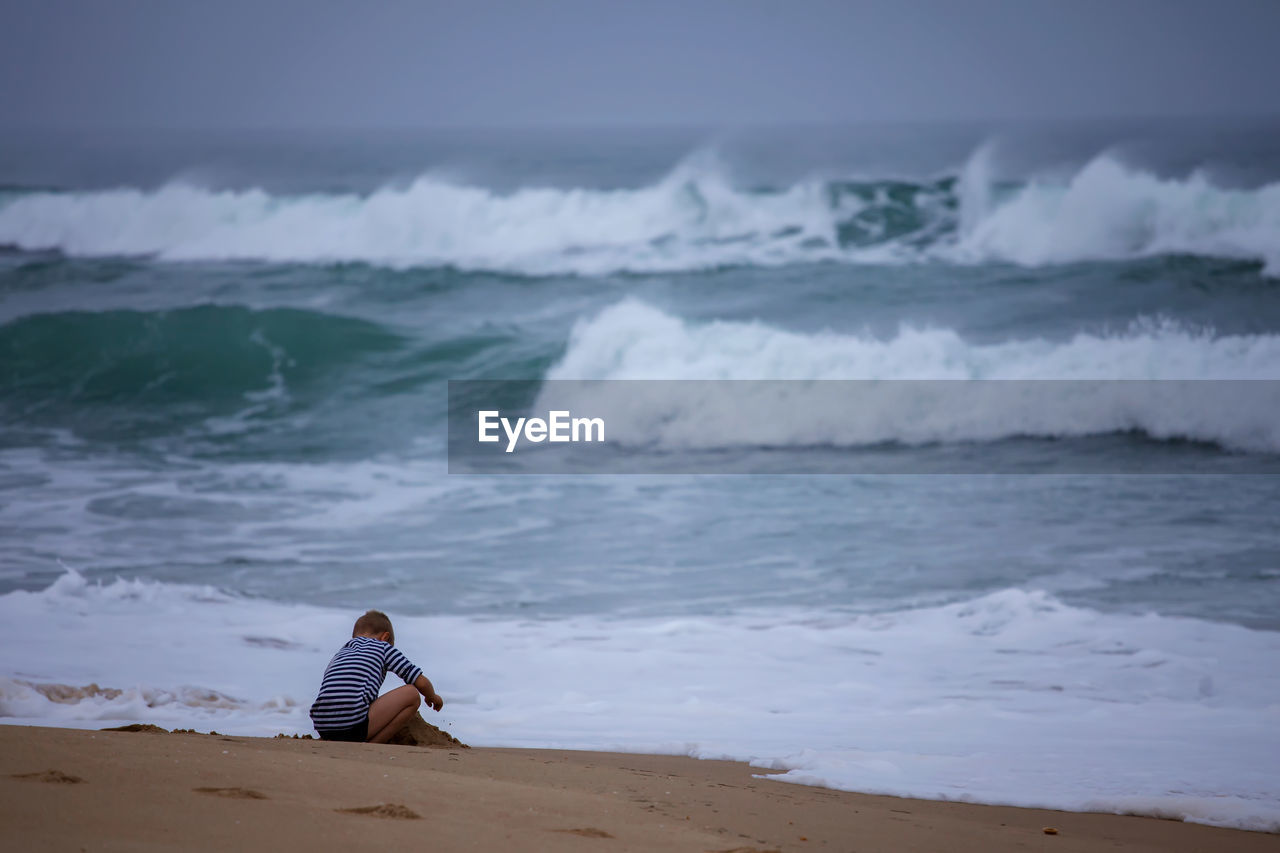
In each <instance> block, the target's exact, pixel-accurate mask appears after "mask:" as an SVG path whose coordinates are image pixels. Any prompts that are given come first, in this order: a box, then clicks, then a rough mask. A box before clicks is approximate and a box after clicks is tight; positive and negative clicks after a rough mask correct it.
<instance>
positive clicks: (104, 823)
mask: <svg viewBox="0 0 1280 853" xmlns="http://www.w3.org/2000/svg"><path fill="white" fill-rule="evenodd" d="M760 772H761V771H759V770H757V769H754V768H751V767H749V766H747V765H745V764H741V763H736V762H729V761H706V760H697V759H692V758H687V757H682V756H661V755H628V754H621V753H602V752H570V751H557V750H522V749H462V748H448V747H445V748H421V747H405V746H375V745H368V744H348V743H323V742H319V741H314V740H299V739H264V738H248V737H228V736H222V735H210V734H189V733H172V734H161V733H150V732H137V733H135V732H109V731H84V730H72V729H52V728H34V727H21V726H3V727H0V791H2V792H3V794H2V796H0V847H3V848H5V849H10V850H77V851H78V850H144V849H145V850H168V849H174V850H228V849H236V850H282V849H311V850H339V849H345V850H350V849H370V847H369V845H378V849H393V850H399V849H409V848H410V847H414V848H429V849H435V850H503V851H515V850H531V851H559V850H566V851H572V850H617V851H623V850H664V851H668V850H669V851H738V852H739V853H747V851H769V850H778V851H803V850H832V851H835V850H842V851H845V850H847V851H853V850H858V851H876V850H894V851H931V850H949V851H979V850H982V851H1001V850H1052V851H1064V853H1065V851H1095V850H1116V851H1125V850H1134V851H1139V850H1140V851H1193V850H1215V851H1226V850H1230V851H1241V853H1248V851H1255V850H1256V851H1262V850H1280V836H1277V835H1272V834H1263V833H1251V832H1242V831H1238V830H1229V829H1216V828H1212V827H1206V826H1198V825H1194V824H1186V823H1180V822H1175V821H1166V820H1156V819H1152V818H1142V817H1125V816H1117V815H1102V814H1076V813H1066V812H1053V811H1043V810H1037V809H1018V808H1003V807H995V806H980V805H970V804H961V803H945V802H932V801H924V800H909V799H900V798H894V797H877V796H867V795H861V794H852V793H846V792H841V791H832V790H825V789H821V788H811V787H805V786H800V785H791V784H783V783H776V782H770V781H768V780H767V779H761V778H757V776H758V775H759V774H760ZM1046 828H1052V829H1054V830H1056V833H1055V834H1049V833H1046V831H1045V830H1046Z"/></svg>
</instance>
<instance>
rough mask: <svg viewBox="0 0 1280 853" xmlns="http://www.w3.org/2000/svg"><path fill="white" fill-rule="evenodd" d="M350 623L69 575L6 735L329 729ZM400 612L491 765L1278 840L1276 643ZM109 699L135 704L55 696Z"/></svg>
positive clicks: (1055, 610) (1122, 629)
mask: <svg viewBox="0 0 1280 853" xmlns="http://www.w3.org/2000/svg"><path fill="white" fill-rule="evenodd" d="M353 615H354V614H352V613H347V612H342V611H338V610H332V609H322V608H315V607H308V606H302V605H286V604H280V603H273V602H270V601H264V600H253V599H243V598H239V597H236V596H231V595H227V594H224V593H221V592H218V591H217V590H213V589H209V588H203V587H185V586H175V585H166V584H155V583H145V582H130V581H114V582H112V583H109V584H106V585H102V586H99V585H96V584H91V583H88V582H86V581H85V580H84V579H83V578H82V577H80V576H79V575H76V574H74V573H70V574H67V575H65V576H63V577H62V578H61V579H59V580H58V581H57V582H56V583H55V584H54V585H53V586H51V587H50V588H48V589H46V590H44V591H41V592H37V593H26V592H15V593H10V594H8V595H5V596H3V597H0V619H3V621H4V623H5V625H6V628H7V630H8V631H9V632H10V634H11V636H12V637H14V638H16V640H15V641H13V642H9V643H6V644H5V646H4V647H3V650H0V715H2V717H3V719H4V720H5V722H10V723H38V724H43V725H65V726H85V727H94V726H106V725H111V724H118V723H126V722H135V721H142V722H154V723H157V724H160V725H164V726H167V727H195V728H199V729H209V728H216V729H218V730H219V731H224V732H231V733H238V734H250V735H269V734H274V733H275V732H281V731H283V732H286V733H293V732H307V731H309V730H310V725H309V721H308V719H307V716H306V709H307V707H308V706H309V704H310V701H311V699H312V697H313V695H314V691H315V688H316V685H317V682H318V679H319V676H320V673H321V671H322V670H323V668H324V665H325V663H326V662H327V660H328V658H329V655H330V654H332V652H333V651H334V649H335V648H336V646H337V645H339V644H340V643H341V642H342V640H343V638H344V637H345V636H346V635H347V633H348V632H349V630H350V622H351V620H352V618H353ZM393 616H396V624H397V631H396V633H397V636H398V637H399V638H400V643H401V646H402V648H404V649H405V651H406V652H407V653H409V654H410V655H411V656H412V657H413V658H415V659H417V661H418V662H419V663H421V664H422V665H424V666H425V667H426V669H427V672H428V673H429V674H430V675H431V677H432V678H433V679H434V680H435V681H436V682H437V684H438V686H439V688H440V690H441V693H442V694H443V695H444V696H445V698H446V700H447V702H448V705H447V706H446V709H445V712H444V713H443V714H442V715H441V717H440V718H439V720H438V721H439V722H441V723H443V724H444V725H445V726H446V727H448V728H449V729H450V730H451V731H452V732H453V733H455V734H456V735H458V736H459V737H461V738H462V739H463V740H464V741H467V742H470V743H473V744H477V745H503V746H545V747H564V748H584V749H625V750H632V751H652V752H676V753H687V754H691V755H695V756H704V757H712V756H732V757H735V758H740V759H744V760H749V761H753V762H754V763H755V764H756V765H757V766H760V767H766V768H773V769H781V770H786V771H787V773H786V775H785V776H784V777H782V778H783V779H785V780H787V781H794V782H803V783H810V784H821V785H829V786H833V787H839V788H845V789H850V790H859V791H879V792H885V793H892V794H902V795H910V796H921V797H928V798H946V799H958V800H970V801H977V802H992V803H1012V804H1019V805H1036V806H1047V807H1053V808H1065V809H1099V810H1104V811H1119V812H1127V811H1133V812H1137V813H1142V814H1159V815H1162V816H1172V817H1183V818H1186V819H1189V820H1197V821H1203V822H1207V823H1215V824H1221V825H1227V826H1239V827H1245V828H1250V829H1262V830H1276V829H1280V800H1277V796H1276V790H1277V785H1276V783H1277V777H1276V762H1275V756H1276V755H1277V750H1280V735H1277V732H1280V726H1277V723H1280V718H1278V717H1277V709H1278V708H1280V680H1277V678H1276V677H1275V675H1274V673H1273V672H1272V671H1271V670H1270V669H1268V668H1267V667H1266V666H1265V665H1264V664H1265V662H1266V661H1270V660H1274V659H1275V656H1276V655H1277V653H1280V635H1277V634H1275V633H1270V632H1259V631H1250V630H1247V629H1244V628H1240V627H1235V626H1230V625H1220V624H1214V623H1209V622H1200V621H1196V620H1187V619H1172V618H1162V617H1157V616H1152V615H1147V616H1129V615H1119V614H1115V615H1106V614H1101V613H1097V612H1093V611H1089V610H1084V609H1079V608H1074V607H1068V606H1066V605H1064V604H1062V603H1061V602H1059V601H1057V600H1055V599H1054V598H1052V597H1051V596H1049V595H1047V594H1046V593H1043V592H1036V591H1028V590H1016V589H1009V590H1005V591H1002V592H997V593H993V594H990V595H986V596H983V597H981V598H978V599H975V600H971V601H965V602H960V603H956V604H951V605H946V606H942V607H931V608H925V609H918V610H907V611H900V612H890V613H881V614H877V615H863V616H851V615H846V614H837V613H825V614H824V613H814V612H812V611H794V612H784V613H770V614H763V613H760V614H753V613H744V614H739V615H737V616H722V617H692V618H683V619H649V620H616V619H609V620H604V619H601V618H599V617H581V618H573V619H567V620H560V621H545V620H539V621H528V622H514V621H505V622H504V621H494V620H477V621H472V620H467V619H464V618H460V617H406V616H399V615H397V614H393ZM1260 666H1261V667H1262V668H1261V669H1260V668H1259V667H1260ZM391 682H394V679H391V680H389V682H388V686H394V685H393V684H392V683H391ZM91 683H96V684H99V685H102V686H103V687H109V688H116V689H120V690H122V693H120V694H119V695H114V696H108V695H104V694H102V693H100V692H95V691H87V694H89V695H83V696H79V697H77V695H76V694H75V693H74V692H73V691H62V692H61V694H60V695H58V697H57V698H59V699H60V700H61V701H55V699H54V698H50V695H47V694H51V693H53V691H51V690H49V689H48V688H45V689H44V692H41V690H38V689H36V687H34V686H33V685H47V684H64V685H72V686H84V685H88V684H91ZM432 719H436V718H435V717H434V716H433V717H432Z"/></svg>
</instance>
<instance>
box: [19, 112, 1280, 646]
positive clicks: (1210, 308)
mask: <svg viewBox="0 0 1280 853" xmlns="http://www.w3.org/2000/svg"><path fill="white" fill-rule="evenodd" d="M1276 139H1280V135H1277V134H1276V133H1275V128H1273V127H1268V126H1266V125H1237V126H1232V127H1206V126H1197V125H1192V124H1185V123H1184V124H1161V125H1146V126H1143V125H1136V124H1135V125H1118V124H1110V125H1075V126H1069V125H1043V126H1030V125H1029V126H1023V127H1009V128H987V127H976V126H973V127H969V126H964V127H962V126H949V127H933V128H930V127H882V128H870V129H848V130H829V129H828V130H815V129H802V128H798V129H792V130H788V131H768V132H764V131H758V132H752V133H745V132H744V133H716V134H713V133H701V132H694V131H662V132H658V131H653V132H637V133H634V134H632V133H627V134H624V133H619V132H610V133H588V132H577V133H572V134H571V133H551V132H546V133H539V134H527V133H526V134H510V133H506V134H504V133H499V132H496V131H495V132H488V133H484V134H480V133H469V134H462V133H454V134H436V135H434V136H429V135H422V134H417V135H415V134H410V133H403V134H388V135H385V136H379V137H376V138H369V139H362V138H358V137H354V136H351V135H339V134H331V135H328V136H325V135H311V136H297V135H295V136H264V135H258V136H246V135H241V136H234V135H229V134H223V135H214V136H212V137H205V138H194V137H180V136H163V137H143V136H132V137H128V136H116V137H103V138H91V137H84V138H69V137H62V138H54V139H23V138H13V139H10V140H6V141H5V142H4V143H3V145H0V153H2V154H3V158H0V184H3V186H4V190H3V193H2V200H0V245H3V246H4V247H5V248H4V252H3V254H2V255H0V531H2V532H0V591H8V590H13V589H38V588H42V587H45V586H47V585H48V584H49V582H50V581H51V580H52V579H53V578H54V577H56V576H58V575H59V574H61V573H62V571H63V568H62V566H63V564H65V565H68V566H71V567H74V568H75V569H77V570H78V571H80V572H82V573H83V574H84V575H85V576H86V577H89V578H91V579H109V578H113V577H117V576H125V577H141V578H151V579H158V580H164V581H170V582H182V583H201V584H211V585H214V586H218V587H221V588H224V589H228V590H231V591H237V592H243V593H248V594H252V595H257V596H263V597H266V598H272V599H278V600H281V601H300V602H307V603H314V604H339V605H344V606H353V607H355V606H363V603H364V602H366V601H368V600H370V599H371V598H379V597H382V598H391V599H393V600H395V601H396V602H397V604H398V606H399V607H400V608H401V609H402V610H404V611H407V612H413V613H460V614H476V615H485V614H488V615H502V614H511V613H518V614H528V615H531V616H548V617H549V616H563V615H572V614H593V615H606V616H607V615H610V614H614V615H623V614H626V615H662V614H672V613H693V614H723V613H733V612H737V611H740V610H742V609H744V608H757V607H769V606H786V607H798V608H815V609H823V610H825V609H830V608H835V609H843V610H849V611H854V612H869V611H882V610H897V609H901V608H906V607H916V606H923V605H934V604H941V603H946V602H952V601H959V600H965V599H968V598H971V597H973V596H975V595H981V594H985V593H990V592H995V591H999V590H1005V589H1010V588H1015V589H1024V590H1046V591H1049V592H1051V593H1053V594H1054V595H1057V596H1058V597H1060V598H1062V599H1063V600H1065V601H1068V602H1070V603H1072V604H1076V605H1080V606H1086V607H1090V608H1096V609H1103V610H1120V611H1126V612H1146V611H1155V612H1158V613H1162V614H1170V615H1191V616H1197V617H1201V618H1207V619H1212V620H1221V621H1228V622H1236V623H1239V624H1243V625H1248V626H1253V627H1263V628H1267V629H1271V630H1274V629H1276V628H1277V627H1280V622H1277V621H1276V617H1275V613H1276V612H1277V604H1278V603H1280V592H1278V591H1280V527H1278V526H1277V525H1276V524H1275V523H1274V519H1275V516H1276V512H1277V509H1278V508H1280V485H1278V484H1277V480H1276V479H1275V477H1274V476H1265V475H1264V476H1225V475H1223V476H1207V475H1205V476H1173V475H1170V476H1142V477H1132V476H1054V477H998V476H985V477H984V476H973V477H959V476H956V477H888V476H885V477H869V476H866V477H852V476H842V477H764V476H761V477H747V478H733V477H659V476H652V477H646V476H634V477H611V478H592V477H576V478H569V477H546V478H528V479H524V478H521V479H518V480H515V479H510V478H507V479H503V478H492V477H490V478H486V477H460V476H457V475H453V476H451V475H448V474H447V473H446V471H445V462H444V441H445V435H444V420H443V409H444V388H445V382H446V381H447V380H449V379H478V378H500V379H541V378H545V377H547V376H548V375H551V374H553V373H554V372H556V371H565V370H569V369H570V368H572V370H573V371H576V372H577V373H580V374H588V375H591V376H593V377H599V378H610V377H614V376H619V375H623V374H622V373H620V371H624V370H632V371H634V370H636V369H640V370H648V371H649V373H648V375H650V376H651V377H652V378H673V379H679V378H717V377H725V376H733V377H736V378H764V379H768V378H804V377H811V376H823V377H827V378H830V377H832V376H833V375H842V376H843V375H847V376H850V377H859V378H916V377H936V376H945V377H953V378H954V377H965V378H1000V377H1005V376H1007V375H1009V374H1010V372H1011V371H1015V370H1021V371H1022V373H1021V374H1019V375H1021V376H1022V377H1024V378H1026V377H1031V378H1045V379H1050V378H1090V379H1174V378H1197V379H1199V378H1208V379H1280V289H1278V286H1277V278H1276V277H1275V274H1276V271H1277V263H1280V261H1278V260H1277V259H1280V183H1276V182H1277V181H1278V180H1280V150H1278V149H1277V145H1276V143H1275V140H1276ZM626 375H632V374H630V373H627V374H626ZM1217 415H1218V416H1219V417H1220V418H1221V419H1222V420H1223V422H1225V423H1227V424H1230V423H1231V414H1230V413H1217ZM1068 426H1069V425H1068V424H1064V429H1066V428H1067V427H1068ZM1012 437H1013V435H1012V434H1011V435H1010V436H1009V438H1012ZM1001 440H1003V439H998V440H997V441H996V443H997V444H999V443H1000V441H1001ZM1125 441H1128V439H1125ZM1149 444H1150V442H1149V441H1148V437H1144V436H1137V437H1135V438H1134V440H1133V441H1131V442H1129V443H1123V442H1122V443H1121V444H1120V445H1119V447H1120V450H1119V451H1118V452H1122V453H1129V452H1132V453H1144V452H1150V448H1149V446H1148V445H1149ZM1080 447H1081V445H1079V444H1078V443H1076V442H1073V441H1070V440H1067V441H1063V442H1060V443H1059V444H1057V445H1054V447H1053V448H1052V450H1051V452H1053V453H1062V454H1065V457H1064V458H1070V454H1072V453H1077V452H1080ZM1160 452H1162V453H1172V454H1181V453H1186V454H1204V453H1211V454H1222V455H1224V456H1232V457H1235V456H1239V455H1240V454H1241V453H1244V454H1245V455H1246V456H1248V454H1250V453H1252V454H1255V455H1259V458H1268V457H1270V456H1271V455H1273V454H1272V452H1271V450H1269V449H1268V448H1267V447H1265V446H1264V447H1262V448H1261V449H1259V448H1257V447H1252V448H1250V449H1248V450H1242V449H1241V448H1239V447H1234V446H1231V445H1230V444H1229V443H1226V444H1222V445H1220V446H1219V445H1213V444H1212V443H1210V446H1209V447H1208V448H1206V447H1205V446H1203V445H1202V444H1199V443H1194V442H1193V443H1192V444H1190V445H1188V446H1186V447H1182V446H1181V445H1179V444H1177V443H1176V442H1175V443H1173V444H1169V445H1168V446H1164V447H1163V448H1162V449H1161V450H1160ZM1276 452H1280V448H1277V449H1276Z"/></svg>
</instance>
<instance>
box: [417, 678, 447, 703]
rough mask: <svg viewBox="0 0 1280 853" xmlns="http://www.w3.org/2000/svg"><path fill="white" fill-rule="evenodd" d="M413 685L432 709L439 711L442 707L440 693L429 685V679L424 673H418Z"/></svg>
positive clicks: (442, 701)
mask: <svg viewBox="0 0 1280 853" xmlns="http://www.w3.org/2000/svg"><path fill="white" fill-rule="evenodd" d="M413 686H414V687H416V688H418V692H419V693H421V694H422V696H423V698H424V699H426V700H427V704H428V705H430V706H431V707H432V708H433V709H434V710H436V711H439V710H440V709H441V708H443V707H444V700H443V699H441V698H440V694H439V693H437V692H436V689H435V688H434V687H432V686H431V679H429V678H427V677H426V676H425V675H419V676H418V677H417V678H416V679H414V681H413Z"/></svg>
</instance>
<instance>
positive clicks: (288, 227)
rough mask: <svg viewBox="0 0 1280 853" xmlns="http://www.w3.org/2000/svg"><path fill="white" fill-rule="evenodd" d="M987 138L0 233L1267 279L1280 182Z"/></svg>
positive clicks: (530, 256) (163, 213) (210, 205)
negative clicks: (1017, 165)
mask: <svg viewBox="0 0 1280 853" xmlns="http://www.w3.org/2000/svg"><path fill="white" fill-rule="evenodd" d="M991 159H992V154H991V149H990V148H989V147H986V146H984V147H983V148H980V149H979V150H978V151H977V152H975V153H974V155H973V156H972V157H970V159H969V162H968V163H967V164H966V165H965V167H964V168H963V169H962V170H961V171H960V172H959V173H958V174H957V175H951V176H944V177H940V178H937V179H932V180H923V181H920V180H883V179H867V180H843V179H842V180H825V179H817V178H814V179H811V180H804V181H799V182H797V183H795V184H792V185H790V186H786V187H780V188H751V189H748V188H743V187H740V186H737V185H735V184H734V182H733V180H732V179H731V178H730V176H729V175H728V173H727V171H726V170H725V169H724V168H723V167H722V166H721V165H720V164H718V163H717V161H716V160H715V158H714V157H712V156H707V155H703V154H695V155H693V156H691V157H689V158H687V159H686V160H685V161H684V162H682V163H680V164H679V165H677V166H676V167H675V168H674V169H673V170H672V171H671V172H670V173H669V174H668V175H666V176H665V177H664V178H663V179H661V180H660V181H658V182H656V183H654V184H652V185H650V186H645V187H640V188H634V189H617V190H598V189H588V188H552V187H525V188H521V189H518V190H516V191H514V192H510V193H499V192H495V191H493V190H491V189H488V188H485V187H481V186H472V185H465V184H459V183H455V182H452V181H449V180H446V179H443V178H441V177H438V176H435V175H431V174H426V175H423V176H420V177H419V178H417V179H416V180H415V181H413V182H412V183H410V184H408V185H406V186H388V187H384V188H382V189H379V190H376V191H374V192H372V193H368V194H364V195H359V194H324V193H316V194H310V195H272V194H270V193H267V192H265V191H263V190H259V189H248V190H220V191H219V190H210V189H204V188H200V187H197V186H192V185H188V184H183V183H170V184H167V185H165V186H162V187H160V188H158V189H155V190H141V189H136V188H121V189H115V190H108V191H97V192H66V193H60V192H50V191H29V192H6V193H5V200H4V201H0V244H3V245H9V246H14V247H17V248H19V249H22V250H56V251H61V252H64V253H67V254H69V255H77V256H113V255H143V256H150V257H157V258H160V259H162V260H171V261H223V260H234V261H265V262H281V263H317V264H326V263H345V262H356V263H370V264H376V265H387V266H396V267H410V266H426V267H438V266H447V267H454V268H458V269H463V270H490V271H499V272H507V273H515V274H522V275H554V274H577V275H606V274H612V273H622V272H634V273H654V272H681V271H694V270H703V269H709V268H717V267H726V266H782V265H788V264H797V263H814V262H840V263H887V264H897V263H911V262H951V263H976V262H986V261H998V262H1010V263H1016V264H1024V265H1032V266H1038V265H1043V264H1056V263H1064V262H1071V261H1087V260H1104V261H1105V260H1118V259H1126V258H1136V257H1145V256H1151V255H1160V254H1167V253H1176V254H1191V255H1204V256H1211V257H1225V258H1240V259H1246V260H1251V261H1257V262H1261V263H1263V265H1264V269H1265V271H1266V272H1267V273H1268V274H1280V184H1270V185H1267V186H1263V187H1260V188H1256V189H1251V190H1229V189H1222V188H1219V187H1215V186H1214V185H1213V184H1212V183H1211V182H1210V181H1209V180H1208V179H1207V178H1206V177H1205V176H1203V175H1201V174H1193V175H1191V176H1189V177H1186V178H1182V179H1172V178H1171V179H1164V178H1159V177H1157V176H1155V175H1153V174H1150V173H1147V172H1144V171H1142V170H1140V169H1136V168H1133V167H1130V166H1127V165H1124V164H1122V163H1121V162H1119V161H1118V160H1116V159H1115V158H1113V157H1112V156H1110V155H1106V154H1104V155H1100V156H1098V157H1097V158H1095V159H1094V160H1093V161H1091V162H1090V163H1088V164H1087V165H1085V166H1084V167H1083V168H1081V169H1080V170H1079V171H1078V172H1076V173H1075V174H1074V175H1072V176H1070V177H1069V178H1068V179H1066V180H1065V181H1063V180H1060V179H1059V180H1050V179H1032V180H1030V181H1027V182H1022V183H1018V184H1006V183H998V182H995V181H994V180H993V179H992V174H993V170H992V167H991Z"/></svg>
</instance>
